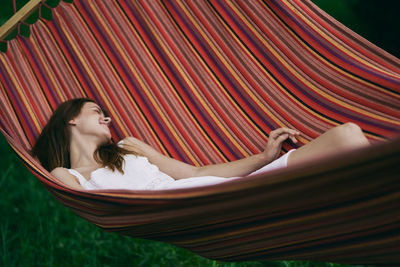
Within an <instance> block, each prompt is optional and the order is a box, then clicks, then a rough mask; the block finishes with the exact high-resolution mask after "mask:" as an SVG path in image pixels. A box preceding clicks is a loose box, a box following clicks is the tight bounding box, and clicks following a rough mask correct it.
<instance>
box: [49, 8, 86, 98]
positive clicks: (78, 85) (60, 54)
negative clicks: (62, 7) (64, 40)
mask: <svg viewBox="0 0 400 267" xmlns="http://www.w3.org/2000/svg"><path fill="white" fill-rule="evenodd" d="M55 14H56V15H58V13H57V12H55ZM61 19H62V18H61ZM43 26H46V27H43V28H44V29H45V30H46V31H47V33H48V35H47V37H50V38H51V41H52V42H53V43H54V44H56V43H57V40H56V39H55V37H54V35H53V33H52V31H50V29H49V27H47V24H43ZM63 26H64V25H63V24H60V27H63ZM64 29H65V28H64ZM62 32H65V31H64V30H63V31H62ZM46 43H47V41H46ZM53 47H54V48H56V49H57V52H58V55H59V56H60V57H59V58H61V60H62V61H63V62H64V64H63V67H64V69H65V70H68V71H69V75H68V79H72V80H73V81H74V86H75V87H76V88H79V90H80V92H81V95H86V92H85V90H84V89H83V88H82V85H81V84H80V83H79V81H78V79H77V78H76V76H75V75H74V71H73V70H72V68H71V66H70V63H69V62H68V61H67V59H66V58H65V56H64V52H63V51H62V50H61V48H60V47H59V45H54V46H53ZM63 78H65V77H64V75H63ZM52 90H57V94H58V95H59V96H61V93H60V91H61V92H63V90H62V88H61V87H60V88H58V86H55V87H54V88H52ZM60 99H61V100H63V101H65V100H66V99H65V98H64V97H61V98H60Z"/></svg>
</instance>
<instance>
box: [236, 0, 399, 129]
mask: <svg viewBox="0 0 400 267" xmlns="http://www.w3.org/2000/svg"><path fill="white" fill-rule="evenodd" d="M228 4H229V5H231V8H232V9H234V10H235V12H236V13H237V14H238V15H239V16H240V17H241V18H242V20H243V21H245V20H244V18H243V16H241V14H240V12H238V10H237V9H236V7H234V6H232V4H231V3H228ZM246 25H247V26H248V27H249V29H251V30H252V32H253V33H254V34H255V35H256V36H257V38H258V40H260V41H261V42H262V43H263V44H264V45H265V46H266V47H267V48H268V50H269V51H270V52H271V53H272V54H273V55H274V56H275V57H276V58H277V59H278V60H279V61H280V62H281V64H282V65H283V66H285V67H286V68H287V70H288V71H289V72H290V73H292V74H293V76H295V77H296V78H297V79H299V80H300V81H301V82H302V83H304V84H305V85H306V86H308V87H309V88H310V89H312V90H313V91H314V92H316V93H318V94H319V95H321V96H323V97H324V98H325V99H327V100H330V101H332V102H334V103H335V104H337V105H339V106H342V107H345V108H347V109H349V110H353V111H355V112H358V113H361V114H363V115H366V116H369V117H371V118H374V119H378V120H382V121H386V122H389V123H394V124H400V123H399V122H397V121H395V120H391V119H389V118H384V117H381V116H378V115H376V114H374V113H371V112H369V111H366V110H362V109H360V108H357V107H355V106H351V105H349V104H347V103H345V102H343V101H341V100H339V99H337V98H333V97H332V96H330V95H328V94H326V93H325V92H323V91H321V90H320V89H318V88H317V87H316V86H314V85H313V84H312V83H310V82H309V81H307V80H306V79H304V78H303V77H302V76H301V75H300V74H299V73H298V72H297V71H296V70H295V69H293V68H292V67H291V66H290V65H289V64H288V63H287V62H286V61H285V60H284V59H283V58H282V57H281V56H280V55H279V54H278V53H277V52H276V51H275V50H274V49H273V48H272V47H271V46H270V45H269V44H268V42H266V40H265V39H264V38H263V37H262V36H261V35H260V34H259V33H258V32H257V31H256V30H255V29H254V27H253V26H252V25H251V24H250V23H247V22H246Z"/></svg>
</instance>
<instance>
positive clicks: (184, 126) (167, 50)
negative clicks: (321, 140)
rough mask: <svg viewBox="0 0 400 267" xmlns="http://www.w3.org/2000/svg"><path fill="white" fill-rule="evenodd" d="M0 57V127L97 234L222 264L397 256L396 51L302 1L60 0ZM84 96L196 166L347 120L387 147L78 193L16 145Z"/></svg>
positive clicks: (399, 97) (122, 129)
mask: <svg viewBox="0 0 400 267" xmlns="http://www.w3.org/2000/svg"><path fill="white" fill-rule="evenodd" d="M0 65H1V70H0V86H1V88H0V92H1V93H0V101H1V107H0V112H1V113H0V115H1V118H0V119H1V120H0V124H1V132H2V133H3V135H4V136H5V137H6V139H7V140H8V142H9V143H10V145H11V146H12V147H13V148H14V150H15V151H16V152H17V154H18V155H19V157H20V158H21V159H22V160H23V162H24V163H25V164H26V166H27V167H28V168H29V169H30V170H31V171H32V173H33V174H34V175H36V176H37V177H38V179H40V181H41V182H42V183H43V184H44V185H45V186H46V187H47V188H48V189H49V190H50V192H51V193H52V194H53V195H54V196H55V197H56V198H57V199H58V200H59V201H61V202H62V203H63V204H65V205H66V206H68V207H69V208H71V209H72V210H73V211H74V212H76V213H77V214H78V215H80V216H82V217H83V218H85V219H87V220H89V221H90V222H93V223H94V224H96V225H98V226H99V227H101V228H103V229H104V230H106V231H112V232H118V233H121V234H124V235H130V236H134V237H140V238H148V239H153V240H160V241H165V242H169V243H172V244H175V245H177V246H180V247H183V248H186V249H189V250H191V251H193V252H196V253H198V254H200V255H202V256H205V257H208V258H213V259H218V260H224V261H237V260H258V261H263V260H277V259H281V260H282V259H286V260H290V259H293V260H303V259H306V260H318V261H331V262H345V263H367V264H368V263H370V264H396V263H400V183H399V173H400V167H399V163H400V140H399V139H398V138H397V136H398V134H399V132H400V119H399V118H400V90H399V89H400V60H399V59H397V58H395V57H393V56H391V55H390V54H388V53H386V52H385V51H383V50H382V49H380V48H378V47H376V46H374V45H373V44H371V43H369V42H368V41H366V40H365V39H363V38H362V37H360V36H358V35H357V34H355V33H354V32H352V31H350V30H349V29H347V28H346V27H344V26H343V25H341V24H340V23H339V22H337V21H335V20H334V19H333V18H332V17H330V16H329V15H327V14H326V13H324V12H323V11H321V10H320V9H319V8H318V7H316V6H315V5H314V4H312V3H311V2H310V1H308V0H290V1H283V0H282V1H278V0H271V1H262V0H252V1H247V0H243V1H239V0H238V1H226V2H225V1H222V0H221V1H218V0H216V1H147V0H146V1H145V0H143V1H100V0H97V1H83V0H81V1H79V0H75V1H74V2H73V3H72V4H70V3H63V2H61V3H60V5H59V6H57V7H56V8H55V9H53V20H52V21H44V20H39V21H38V22H37V23H36V24H35V25H33V26H31V36H30V37H29V38H23V37H17V38H16V39H14V40H12V41H9V42H8V51H7V53H2V54H1V55H0ZM82 96H85V97H90V98H93V99H94V100H96V101H97V102H98V103H100V104H101V105H103V106H104V107H105V108H106V109H108V111H109V112H110V115H111V116H112V118H113V124H112V134H113V137H114V138H115V139H116V140H118V139H120V138H123V137H125V136H129V135H132V136H136V137H138V138H140V139H142V140H144V141H145V142H147V143H149V144H150V145H152V146H153V147H155V148H156V149H158V150H159V151H161V152H162V153H164V154H166V155H169V156H171V157H174V158H176V159H179V160H182V161H184V162H188V163H192V164H195V165H202V164H211V163H219V162H227V161H231V160H235V159H239V158H243V157H246V156H249V155H251V154H255V153H258V152H260V151H261V150H262V149H263V148H264V147H265V145H266V142H267V139H268V133H269V132H270V131H271V130H273V129H276V128H278V127H284V126H285V127H290V128H294V129H298V130H300V131H301V132H302V133H303V135H302V137H301V139H300V142H301V143H302V144H304V143H307V142H308V141H310V140H311V139H312V138H315V137H317V136H318V135H320V134H321V133H323V132H324V131H326V130H327V129H329V128H331V127H333V126H336V125H339V124H342V123H345V122H355V123H357V124H358V125H360V126H361V127H362V129H363V130H364V131H365V133H366V135H367V137H368V138H369V139H370V140H371V141H372V142H375V143H376V141H382V140H385V139H389V141H387V142H385V143H382V142H380V143H379V144H376V145H374V146H371V147H369V148H366V149H363V150H360V151H354V152H353V153H347V154H346V155H341V156H337V157H333V158H324V159H320V160H319V161H318V162H312V163H311V162H310V163H309V164H306V165H303V166H293V167H290V168H287V169H283V170H279V171H274V172H271V173H269V174H265V175H261V176H257V177H252V178H243V179H240V180H238V181H233V182H228V183H224V184H220V185H216V186H208V187H201V188H193V189H187V190H172V191H147V192H144V191H128V190H117V191H112V190H102V191H91V192H85V191H77V190H73V189H70V188H68V187H66V186H64V185H63V184H61V183H60V182H58V181H57V180H56V179H55V178H54V177H52V176H51V175H50V174H49V173H48V172H47V171H46V170H44V169H43V167H41V166H40V164H39V163H38V162H37V161H36V160H34V159H33V158H32V157H31V156H30V155H29V153H28V152H27V151H28V150H29V149H30V148H31V146H32V144H34V142H35V138H36V137H37V136H38V134H39V133H40V131H41V129H42V128H43V126H44V125H45V123H46V121H47V120H48V118H49V116H50V115H51V113H52V112H53V111H54V109H55V108H56V107H57V105H58V104H59V103H61V102H63V101H65V100H67V99H71V98H75V97H82ZM293 146H294V145H293V144H289V143H288V144H285V145H284V147H283V151H287V150H288V149H291V148H292V147H293ZM283 153H284V152H283Z"/></svg>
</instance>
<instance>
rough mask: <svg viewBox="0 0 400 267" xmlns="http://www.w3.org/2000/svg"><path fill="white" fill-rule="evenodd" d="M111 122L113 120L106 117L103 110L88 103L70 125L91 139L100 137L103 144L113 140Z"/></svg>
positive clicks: (94, 104)
mask: <svg viewBox="0 0 400 267" xmlns="http://www.w3.org/2000/svg"><path fill="white" fill-rule="evenodd" d="M110 122H111V118H109V117H105V116H104V113H103V111H102V109H101V108H100V107H99V106H98V105H97V104H96V103H93V102H86V103H85V104H84V105H83V106H82V109H81V112H80V113H79V115H78V116H77V117H76V118H74V119H72V120H70V121H69V123H70V125H71V126H74V127H75V131H77V133H79V134H81V135H84V136H89V137H90V136H92V137H98V138H99V139H100V140H101V142H102V143H103V142H108V141H109V140H110V139H111V132H110V129H109V125H110Z"/></svg>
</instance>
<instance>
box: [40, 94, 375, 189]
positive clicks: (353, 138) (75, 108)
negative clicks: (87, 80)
mask: <svg viewBox="0 0 400 267" xmlns="http://www.w3.org/2000/svg"><path fill="white" fill-rule="evenodd" d="M110 122H111V119H110V118H109V117H107V116H105V115H104V112H103V110H102V109H101V108H100V107H99V106H98V105H97V104H96V103H95V102H93V101H92V100H90V99H86V98H77V99H73V100H69V101H66V102H64V103H63V104H61V105H60V106H59V107H58V108H57V110H56V111H55V112H54V114H53V115H52V117H51V118H50V120H49V122H48V123H47V125H46V126H45V128H44V129H43V131H42V133H41V135H40V136H39V138H38V140H37V142H36V144H35V146H34V147H33V149H32V153H33V154H34V155H35V156H36V157H37V158H38V159H39V160H40V162H41V164H42V165H43V166H44V167H45V168H46V169H47V170H49V171H51V173H52V174H53V175H54V176H55V177H57V178H58V179H59V180H60V181H62V182H63V183H64V184H66V185H68V186H71V187H72V188H76V189H133V190H162V189H175V188H185V187H193V186H201V185H209V184H216V183H220V182H224V181H227V180H229V179H233V178H237V177H241V176H246V175H254V174H258V173H260V172H266V171H270V170H273V169H277V168H283V167H286V166H290V165H292V164H298V163H300V162H304V161H308V160H312V159H317V158H319V157H321V156H326V155H329V154H333V153H336V152H341V153H343V151H346V150H352V149H356V148H360V147H363V146H367V145H369V141H368V140H367V139H366V137H365V136H364V134H363V133H362V130H361V129H360V127H358V126H357V125H355V124H353V123H346V124H343V125H341V126H338V127H335V128H332V129H330V130H329V131H327V132H326V133H324V134H322V135H321V136H319V137H318V138H316V139H314V140H313V141H311V142H309V143H308V144H306V145H304V146H302V147H300V148H299V149H297V150H294V149H293V150H291V151H289V152H288V153H286V154H285V155H284V156H282V157H280V158H278V156H279V154H280V150H281V146H282V143H283V142H284V141H285V140H287V139H291V140H292V141H293V142H294V143H297V139H296V136H298V135H299V134H300V133H299V132H298V131H296V130H292V129H288V128H279V129H277V130H274V131H272V132H271V133H270V136H269V139H268V144H267V147H266V149H265V150H264V151H263V152H261V153H259V154H257V155H253V156H250V157H247V158H244V159H240V160H236V161H233V162H228V163H221V164H214V165H206V166H202V167H195V166H192V165H190V164H186V163H183V162H181V161H178V160H174V159H172V158H169V157H167V156H164V155H162V154H161V153H159V152H158V151H156V150H155V149H153V148H152V147H150V146H149V145H147V144H145V143H143V142H142V141H140V140H138V139H136V138H133V137H127V138H125V139H123V140H121V141H120V142H119V143H118V144H116V143H114V142H113V141H112V140H111V133H110V130H109V124H110Z"/></svg>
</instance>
